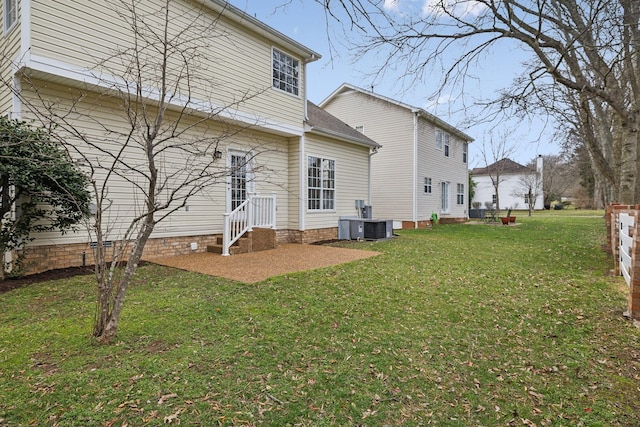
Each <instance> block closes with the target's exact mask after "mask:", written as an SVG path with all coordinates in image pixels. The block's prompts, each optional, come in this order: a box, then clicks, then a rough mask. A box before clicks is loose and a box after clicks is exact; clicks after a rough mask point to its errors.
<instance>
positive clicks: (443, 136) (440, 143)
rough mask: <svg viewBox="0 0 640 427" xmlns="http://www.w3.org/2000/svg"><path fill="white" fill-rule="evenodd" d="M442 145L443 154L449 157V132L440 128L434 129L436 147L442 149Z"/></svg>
mask: <svg viewBox="0 0 640 427" xmlns="http://www.w3.org/2000/svg"><path fill="white" fill-rule="evenodd" d="M443 147H444V155H445V156H447V157H449V134H448V133H447V132H443V131H442V129H436V148H437V149H438V150H442V149H443Z"/></svg>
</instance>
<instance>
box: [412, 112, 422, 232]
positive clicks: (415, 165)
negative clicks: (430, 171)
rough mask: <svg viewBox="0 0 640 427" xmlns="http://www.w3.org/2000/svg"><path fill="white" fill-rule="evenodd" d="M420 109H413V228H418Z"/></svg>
mask: <svg viewBox="0 0 640 427" xmlns="http://www.w3.org/2000/svg"><path fill="white" fill-rule="evenodd" d="M419 114H420V113H419V111H418V110H414V111H413V186H412V188H413V197H412V201H413V228H418V116H419Z"/></svg>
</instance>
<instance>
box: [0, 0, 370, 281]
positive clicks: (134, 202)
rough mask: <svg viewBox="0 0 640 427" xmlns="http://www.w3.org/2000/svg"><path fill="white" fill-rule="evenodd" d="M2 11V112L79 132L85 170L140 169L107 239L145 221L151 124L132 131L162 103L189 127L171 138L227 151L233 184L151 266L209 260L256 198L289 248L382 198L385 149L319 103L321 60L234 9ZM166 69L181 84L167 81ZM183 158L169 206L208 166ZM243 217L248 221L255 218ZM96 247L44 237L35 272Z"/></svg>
mask: <svg viewBox="0 0 640 427" xmlns="http://www.w3.org/2000/svg"><path fill="white" fill-rule="evenodd" d="M0 6H1V8H2V9H1V10H0V17H1V19H2V23H1V30H2V33H1V34H0V55H2V61H0V77H1V82H2V84H1V85H0V114H6V115H10V116H11V117H15V118H21V119H25V120H34V122H35V123H36V124H39V125H45V126H46V125H48V124H50V123H63V124H64V126H59V127H57V128H56V129H55V131H56V132H65V130H66V129H73V131H72V132H71V131H67V133H66V134H65V135H63V137H64V139H65V141H66V144H68V146H69V147H72V148H73V150H71V151H72V155H74V156H77V155H78V154H81V155H82V156H81V158H79V159H78V161H79V164H81V166H82V167H87V164H86V163H87V162H89V163H93V165H94V166H100V167H101V168H103V169H104V170H106V171H108V168H105V167H104V166H105V165H108V164H109V163H108V162H112V164H115V160H114V159H116V157H115V156H114V153H119V154H118V157H117V159H118V160H117V161H118V162H119V163H118V165H124V164H125V163H127V165H128V166H131V167H130V169H129V170H128V171H126V172H123V171H115V172H117V173H111V175H110V176H109V179H110V180H111V181H109V183H110V184H109V186H108V188H106V189H105V190H104V193H105V194H106V198H105V200H107V201H108V204H107V205H106V207H107V210H106V211H105V213H104V214H103V217H104V218H105V221H109V223H108V224H107V226H105V228H104V229H105V230H106V231H108V233H109V236H107V237H106V239H105V240H107V241H113V242H116V241H118V239H121V238H122V236H123V235H124V233H125V231H126V227H127V224H130V223H131V220H132V218H134V217H135V216H136V215H138V214H139V212H140V211H141V208H142V207H141V205H140V203H144V200H145V199H144V192H145V191H146V190H145V188H144V187H143V186H141V185H139V181H137V179H138V177H137V175H136V173H137V171H136V165H137V164H144V161H145V159H144V158H142V157H144V154H143V153H144V152H143V151H140V150H139V148H140V147H137V146H136V145H135V144H133V143H132V142H131V141H132V139H131V133H132V132H140V131H141V129H139V128H140V126H136V127H133V128H132V127H131V123H132V121H133V120H134V119H138V117H137V116H136V114H143V113H145V112H147V111H149V110H152V109H154V108H159V106H160V105H161V103H162V102H164V103H168V104H169V108H168V109H167V110H166V117H165V119H166V120H174V121H176V122H178V121H179V123H176V124H175V126H174V127H173V128H172V129H173V130H172V131H171V132H170V133H171V135H167V137H168V138H169V137H170V138H174V139H175V138H177V140H178V142H179V141H180V138H184V140H185V141H187V140H188V141H216V150H215V156H214V157H215V158H217V159H219V162H218V163H216V164H215V167H218V168H220V170H221V174H220V176H221V179H220V180H219V182H217V183H216V184H215V185H212V186H210V187H208V188H206V189H203V191H199V192H197V194H193V195H191V197H190V198H189V199H188V202H186V203H185V204H184V206H182V207H180V209H177V210H175V211H174V212H172V213H171V214H170V215H169V216H168V217H167V218H166V219H165V220H163V221H162V222H161V223H158V225H157V226H156V228H155V230H154V232H153V234H152V235H151V239H150V240H149V242H148V244H147V246H146V248H145V255H147V256H154V255H164V254H167V255H169V254H181V253H187V252H190V251H203V250H205V248H206V247H207V246H210V245H213V244H214V243H215V242H216V240H217V238H218V237H219V236H221V235H223V234H225V233H226V232H227V229H226V227H225V219H224V218H225V214H231V212H232V211H234V210H237V209H238V208H239V207H240V206H241V205H243V203H244V202H245V201H246V200H247V199H248V197H250V195H251V194H262V195H267V196H268V197H267V198H268V199H269V203H270V204H269V208H268V212H266V215H272V216H273V218H271V219H269V220H266V223H267V227H268V228H269V229H271V230H273V233H274V234H275V238H274V239H275V241H277V242H312V241H317V240H325V239H331V238H336V237H337V230H338V219H339V217H340V216H345V215H354V214H355V210H354V200H367V201H369V200H370V196H369V188H370V183H369V167H370V161H371V158H372V156H371V154H372V153H373V152H375V150H376V149H377V148H378V147H379V145H378V144H377V143H375V142H374V141H373V140H372V139H370V138H369V137H367V136H365V135H363V134H361V133H359V132H357V131H356V130H354V129H352V128H350V127H349V126H347V125H346V124H344V123H343V122H341V121H339V120H337V119H336V118H335V117H332V116H331V115H330V114H328V113H327V112H326V111H323V110H322V109H320V108H319V107H317V106H315V105H313V104H312V103H310V102H308V101H307V99H306V91H307V84H308V82H307V77H306V76H307V66H308V64H310V63H312V62H314V61H315V60H317V59H318V58H319V56H320V55H319V54H318V53H316V52H314V51H313V50H311V49H309V48H307V47H305V46H303V45H301V44H300V43H298V42H296V41H294V40H292V39H291V38H289V37H287V36H284V35H283V34H281V33H280V32H278V31H277V30H275V29H273V28H271V27H269V26H267V25H266V24H264V23H262V22H260V21H259V20H257V19H255V18H254V17H252V16H250V15H248V14H246V13H244V12H242V11H241V10H239V9H237V8H235V7H233V6H231V5H229V4H228V3H226V2H225V1H222V0H204V1H201V2H192V1H189V0H172V1H170V2H165V1H162V0H149V1H145V2H139V1H128V0H125V1H118V0H114V1H100V2H95V1H89V0H68V1H64V2H54V1H49V0H1V1H0ZM167 50H173V51H172V53H174V55H172V56H170V61H169V63H166V64H161V63H160V64H156V63H155V62H154V61H155V60H157V58H158V57H161V56H162V55H163V54H166V51H167ZM131 52H134V53H135V55H131ZM164 66H166V69H167V70H168V72H167V73H165V74H164V76H165V77H167V76H168V77H169V78H172V79H174V80H173V81H171V82H166V81H164V80H162V78H163V75H161V74H160V72H159V69H160V67H164ZM136 71H137V72H138V74H136ZM156 75H157V76H158V81H154V80H153V78H154V76H156ZM167 93H168V94H169V96H167V95H166V94H167ZM163 96H164V97H163ZM143 127H144V126H143ZM176 129H177V130H176ZM142 132H144V129H142ZM158 141H160V139H158ZM176 147H177V148H178V149H174V150H173V151H170V150H169V149H167V150H166V151H160V152H159V154H158V156H157V158H156V159H155V160H156V161H157V162H158V163H157V164H158V165H160V167H161V168H164V169H163V170H162V172H163V173H164V174H165V175H164V176H165V177H166V181H164V183H163V185H165V187H164V190H163V191H166V193H163V194H170V193H171V191H172V180H176V179H177V177H182V176H184V175H185V174H188V173H189V172H191V171H190V170H189V169H190V168H191V167H192V166H193V167H194V168H195V164H194V163H189V162H191V160H189V161H187V160H186V159H187V156H192V159H193V160H197V154H198V153H196V152H194V149H191V148H190V146H187V145H186V143H185V145H184V146H180V144H179V143H178V144H177V145H174V147H173V148H176ZM136 150H138V151H136ZM180 150H182V151H180ZM195 151H197V150H195ZM180 152H182V153H183V155H182V154H178V153H180ZM141 156H142V157H141ZM122 159H124V161H123V160H122ZM207 160H208V159H207ZM112 172H114V171H112ZM140 173H143V172H142V171H141V172H140ZM114 175H115V176H114ZM140 177H142V175H140ZM95 178H96V179H97V180H98V181H99V180H100V179H102V178H105V179H106V172H103V173H102V174H100V173H98V174H97V175H95ZM196 178H197V177H196ZM99 184H100V183H99V182H98V186H99ZM272 201H273V202H272ZM274 203H275V204H274ZM251 205H252V204H251V203H249V204H248V206H251ZM246 206H247V204H245V208H243V209H249V207H246ZM240 213H241V214H242V215H244V217H241V216H236V217H235V218H240V219H238V220H237V221H240V220H244V218H246V217H252V215H249V214H248V213H246V212H240ZM263 213H264V212H263ZM227 216H228V215H227ZM263 225H264V224H263ZM225 241H228V239H227V240H225ZM92 244H95V242H92V236H91V234H90V232H89V231H88V229H85V230H82V229H81V230H79V231H77V232H72V233H67V234H65V235H61V234H60V233H53V232H50V233H41V234H38V235H36V236H35V240H34V241H33V242H30V243H29V244H28V246H27V253H28V256H27V259H26V265H27V267H28V268H29V270H30V271H33V272H35V271H42V270H46V269H51V268H58V267H66V266H74V265H81V263H83V262H87V260H86V256H87V254H88V253H91V247H92ZM227 249H228V248H227Z"/></svg>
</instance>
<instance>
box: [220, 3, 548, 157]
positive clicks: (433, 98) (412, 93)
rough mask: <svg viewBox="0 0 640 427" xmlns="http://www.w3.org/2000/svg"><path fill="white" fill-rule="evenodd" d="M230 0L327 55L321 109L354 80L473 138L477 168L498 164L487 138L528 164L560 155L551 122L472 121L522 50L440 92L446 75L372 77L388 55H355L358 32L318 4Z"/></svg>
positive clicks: (505, 82)
mask: <svg viewBox="0 0 640 427" xmlns="http://www.w3.org/2000/svg"><path fill="white" fill-rule="evenodd" d="M420 1H422V2H424V3H423V4H428V3H429V2H430V1H432V0H384V3H385V5H387V6H388V8H389V9H388V10H389V11H392V12H402V11H401V10H400V9H401V8H403V7H404V6H405V5H407V7H409V4H410V5H411V6H413V7H414V10H415V7H416V5H417V4H419V3H420ZM229 3H231V4H232V5H234V6H235V7H237V8H238V9H240V10H242V11H244V12H246V13H248V14H249V15H252V16H254V17H255V18H257V19H259V20H260V21H262V22H264V23H265V24H267V25H269V26H270V27H272V28H274V29H276V30H277V31H279V32H281V33H283V34H284V35H286V36H288V37H290V38H292V39H293V40H296V41H297V42H299V43H301V44H303V45H305V46H306V47H308V48H310V49H312V50H313V51H315V52H317V53H319V54H320V55H322V58H321V59H320V60H318V61H315V62H312V63H310V64H308V65H307V84H308V87H307V97H308V99H309V100H310V101H312V102H314V103H316V104H319V103H320V102H322V101H323V100H324V99H325V98H327V97H328V96H329V95H330V94H331V93H332V92H333V91H335V90H336V89H337V88H338V87H340V85H341V84H343V83H350V84H352V85H354V86H358V87H361V88H364V89H367V90H373V91H374V92H376V93H378V94H380V95H383V96H387V97H389V98H392V99H395V100H398V101H400V102H403V103H405V104H409V105H411V106H414V107H419V108H423V109H424V110H426V111H428V112H429V113H431V114H434V115H436V116H437V117H439V118H440V119H442V120H444V121H445V122H447V123H449V124H451V125H453V126H455V127H457V128H458V129H460V130H462V131H463V132H465V133H466V134H467V135H469V136H471V137H472V138H474V140H475V141H474V142H473V143H472V144H470V146H469V166H470V167H471V168H473V167H483V166H486V164H487V163H490V162H491V161H492V160H494V159H493V158H492V156H491V154H490V148H489V147H490V146H489V143H488V141H489V139H490V138H493V139H494V141H495V140H498V139H500V138H504V136H503V135H509V136H508V138H509V141H507V145H508V146H513V148H514V150H512V152H511V154H510V155H509V158H510V159H512V160H514V161H516V162H518V163H521V164H527V163H528V162H529V161H530V160H532V159H533V158H534V157H536V156H537V155H539V154H543V155H546V154H557V153H558V152H559V151H560V149H559V147H558V145H557V144H556V143H555V142H554V138H553V135H552V132H553V126H552V125H551V124H549V121H548V120H547V119H546V118H534V119H530V120H527V121H524V122H522V121H520V120H515V119H512V120H505V119H501V121H499V122H494V123H490V124H488V123H483V124H474V123H470V122H469V117H476V116H477V115H478V114H480V113H479V110H478V109H477V108H476V107H474V106H473V104H474V101H475V100H478V99H486V98H489V97H491V96H493V95H495V94H496V93H497V91H499V90H500V89H501V88H503V87H508V86H509V84H510V83H511V81H512V80H513V79H514V78H515V77H517V75H518V73H519V72H521V67H520V63H521V62H522V61H525V60H526V59H527V56H526V54H525V53H524V52H522V51H520V50H518V49H517V47H516V46H498V47H497V48H495V49H492V51H491V54H490V56H488V57H486V58H485V60H484V61H480V62H478V64H477V66H475V67H474V68H473V69H472V70H471V73H470V74H471V75H472V76H473V78H468V79H466V80H465V81H464V84H463V85H462V84H461V85H460V86H459V87H458V89H452V90H451V91H450V92H445V93H437V92H438V89H439V87H440V81H441V78H442V76H441V75H434V74H435V73H431V74H429V75H427V76H424V77H423V78H421V79H420V80H419V81H414V80H413V79H409V78H406V73H405V72H403V71H404V70H403V69H402V68H401V67H400V69H393V67H386V68H385V72H384V75H383V76H382V77H380V76H378V77H375V76H373V75H372V71H373V70H378V69H380V66H381V64H383V63H384V61H385V59H386V58H381V57H375V55H369V56H368V57H365V58H362V59H358V58H356V55H355V50H354V49H353V48H351V47H350V46H349V39H353V40H356V39H357V38H358V35H357V34H355V33H353V34H350V33H349V32H348V31H347V32H345V30H344V28H343V27H342V26H341V25H340V24H338V23H337V22H335V21H333V20H329V21H327V20H326V19H325V12H324V9H323V8H322V6H321V5H319V4H317V3H316V2H315V1H314V0H230V1H229ZM489 132H492V134H491V135H492V136H490V133H489ZM483 153H484V155H483Z"/></svg>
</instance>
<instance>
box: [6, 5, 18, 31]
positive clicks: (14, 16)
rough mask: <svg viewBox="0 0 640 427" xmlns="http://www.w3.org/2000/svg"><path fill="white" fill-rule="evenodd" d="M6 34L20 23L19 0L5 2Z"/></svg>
mask: <svg viewBox="0 0 640 427" xmlns="http://www.w3.org/2000/svg"><path fill="white" fill-rule="evenodd" d="M2 8H3V9H4V14H3V15H4V16H3V20H4V32H5V33H6V32H8V31H9V30H10V29H11V28H12V27H13V26H14V25H15V24H16V22H18V0H4V2H3V4H2Z"/></svg>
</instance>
